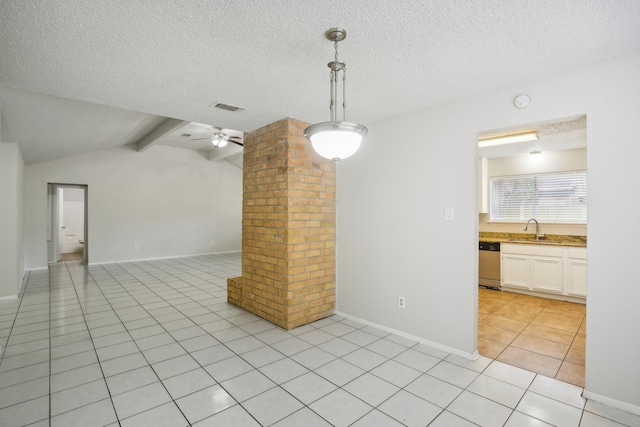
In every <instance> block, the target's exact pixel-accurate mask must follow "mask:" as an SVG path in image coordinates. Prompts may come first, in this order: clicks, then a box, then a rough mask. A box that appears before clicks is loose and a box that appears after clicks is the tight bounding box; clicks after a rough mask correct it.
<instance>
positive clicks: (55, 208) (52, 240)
mask: <svg viewBox="0 0 640 427" xmlns="http://www.w3.org/2000/svg"><path fill="white" fill-rule="evenodd" d="M64 188H81V189H83V190H84V244H83V245H82V259H83V261H84V263H85V264H87V263H88V261H89V203H88V196H89V187H88V186H87V185H85V184H58V183H48V184H47V204H48V209H49V213H48V218H47V260H48V262H49V264H52V263H56V262H58V261H60V251H59V250H58V245H59V241H60V236H59V231H60V230H59V229H58V228H59V227H58V223H59V222H60V221H59V214H58V212H59V208H60V206H61V203H62V201H61V200H59V197H58V194H59V191H58V190H59V189H64Z"/></svg>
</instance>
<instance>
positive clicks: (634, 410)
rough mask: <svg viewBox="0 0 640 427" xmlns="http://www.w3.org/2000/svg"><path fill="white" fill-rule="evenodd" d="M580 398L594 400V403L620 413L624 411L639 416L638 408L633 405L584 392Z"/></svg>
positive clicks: (639, 410)
mask: <svg viewBox="0 0 640 427" xmlns="http://www.w3.org/2000/svg"><path fill="white" fill-rule="evenodd" d="M582 397H586V398H587V399H591V400H595V401H596V402H600V403H604V404H605V405H608V406H611V407H612V408H616V409H620V410H622V411H626V412H629V413H632V414H634V415H638V416H640V406H638V405H633V404H631V403H627V402H622V401H620V400H616V399H612V398H610V397H607V396H603V395H601V394H597V393H592V392H590V391H587V390H584V391H583V392H582Z"/></svg>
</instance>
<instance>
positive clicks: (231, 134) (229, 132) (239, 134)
mask: <svg viewBox="0 0 640 427" xmlns="http://www.w3.org/2000/svg"><path fill="white" fill-rule="evenodd" d="M221 132H222V133H224V134H225V135H227V136H228V137H238V138H244V132H242V131H241V130H233V129H222V130H221Z"/></svg>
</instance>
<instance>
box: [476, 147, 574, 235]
mask: <svg viewBox="0 0 640 427" xmlns="http://www.w3.org/2000/svg"><path fill="white" fill-rule="evenodd" d="M586 169H587V149H586V148H578V149H574V150H563V151H543V152H542V153H541V154H538V155H535V156H531V155H529V154H528V153H526V154H521V155H519V156H514V157H501V158H497V159H489V160H488V174H489V178H491V177H494V176H507V175H519V174H523V175H525V174H532V173H549V172H565V171H576V170H586ZM487 191H488V189H487ZM489 203H491V199H490V196H489ZM479 216H480V231H493V232H505V233H522V232H523V231H522V229H523V227H524V224H523V223H517V224H514V223H504V222H503V223H495V222H494V223H490V222H489V214H480V215H479ZM540 232H541V233H544V234H569V235H574V236H586V235H587V226H586V225H579V224H546V223H542V224H540Z"/></svg>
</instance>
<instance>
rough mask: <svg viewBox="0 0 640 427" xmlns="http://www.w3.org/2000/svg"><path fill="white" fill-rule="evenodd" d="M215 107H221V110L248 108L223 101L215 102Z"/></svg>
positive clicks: (242, 109)
mask: <svg viewBox="0 0 640 427" xmlns="http://www.w3.org/2000/svg"><path fill="white" fill-rule="evenodd" d="M213 107H214V108H219V109H221V110H225V111H233V112H235V111H244V110H246V108H242V107H236V106H235V105H229V104H223V103H221V102H218V103H215V104H213Z"/></svg>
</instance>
